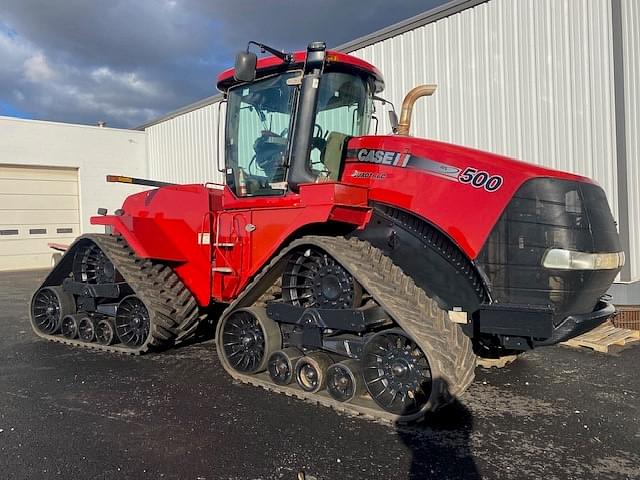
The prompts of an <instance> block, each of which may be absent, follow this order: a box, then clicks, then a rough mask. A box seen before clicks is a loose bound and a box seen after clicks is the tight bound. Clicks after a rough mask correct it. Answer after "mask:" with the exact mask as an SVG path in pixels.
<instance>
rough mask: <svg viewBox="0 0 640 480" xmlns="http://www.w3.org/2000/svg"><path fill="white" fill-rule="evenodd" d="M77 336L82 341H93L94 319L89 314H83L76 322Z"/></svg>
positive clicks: (94, 332)
mask: <svg viewBox="0 0 640 480" xmlns="http://www.w3.org/2000/svg"><path fill="white" fill-rule="evenodd" d="M78 338H80V340H82V341H83V342H87V343H89V342H93V341H94V340H95V338H96V326H95V321H94V320H93V318H91V317H90V316H89V315H84V316H83V317H82V318H80V321H79V322H78Z"/></svg>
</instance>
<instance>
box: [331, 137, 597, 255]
mask: <svg viewBox="0 0 640 480" xmlns="http://www.w3.org/2000/svg"><path fill="white" fill-rule="evenodd" d="M348 149H349V151H350V152H356V151H361V150H367V151H372V150H373V151H384V152H398V153H400V154H402V155H406V154H409V155H411V156H412V158H413V157H417V158H418V159H419V160H417V165H415V166H411V165H409V166H407V167H405V168H398V167H397V166H388V165H384V164H383V163H371V162H368V161H364V162H363V161H359V160H358V158H357V157H356V156H353V155H351V156H347V159H346V165H345V169H344V173H343V175H342V181H343V182H345V183H349V184H353V185H359V186H362V187H365V188H367V190H368V191H369V198H370V199H371V200H375V201H379V202H382V203H386V204H389V205H394V206H397V207H399V208H402V209H404V210H407V211H410V212H414V213H415V214H417V215H418V216H420V217H422V218H424V219H426V220H429V221H430V222H431V223H432V224H434V225H435V226H436V227H438V228H440V229H441V230H442V231H443V232H445V233H447V235H449V237H451V239H452V240H454V242H456V243H457V244H458V246H459V247H460V248H461V249H462V250H463V251H464V252H465V253H466V254H467V256H468V257H469V258H471V259H475V258H476V256H477V255H478V253H479V252H480V249H481V248H482V245H483V244H484V242H485V240H486V239H487V236H488V235H489V232H491V229H492V228H493V226H494V225H495V223H496V222H497V220H498V218H499V217H500V214H501V213H502V211H503V210H504V208H505V206H506V205H507V203H508V202H509V200H510V199H511V197H512V196H513V194H514V193H515V192H516V190H517V189H518V188H519V187H520V186H521V185H522V184H523V183H524V182H525V181H526V180H529V179H531V178H535V177H554V178H561V179H565V180H579V181H582V182H589V183H591V182H592V180H590V179H588V178H585V177H580V176H578V175H573V174H570V173H564V172H558V171H555V170H550V169H546V168H542V167H538V166H536V165H532V164H529V163H524V162H520V161H517V160H513V159H511V158H507V157H502V156H500V155H495V154H492V153H487V152H482V151H479V150H474V149H471V148H464V147H460V146H456V145H451V144H447V143H442V142H436V141H433V140H424V139H420V138H413V137H402V136H367V137H359V138H353V139H352V140H351V141H350V142H349V145H348ZM436 162H437V163H438V164H441V165H444V166H447V167H453V168H455V169H458V174H457V175H455V176H449V175H443V174H442V173H438V172H436V171H427V170H422V169H419V168H417V167H420V166H422V167H424V168H428V167H429V166H430V165H434V164H436ZM421 164H422V165H421ZM467 168H473V169H476V170H477V171H479V172H487V173H488V174H489V175H490V176H492V177H493V176H499V177H500V178H502V184H501V185H500V187H499V188H498V189H497V190H495V191H494V192H487V191H486V190H485V189H484V188H475V187H474V186H472V185H470V184H468V183H466V184H465V183H461V182H460V181H458V177H459V175H460V174H462V173H463V172H464V171H465V169H467ZM478 205H482V215H477V214H476V213H474V212H477V210H473V207H475V206H478Z"/></svg>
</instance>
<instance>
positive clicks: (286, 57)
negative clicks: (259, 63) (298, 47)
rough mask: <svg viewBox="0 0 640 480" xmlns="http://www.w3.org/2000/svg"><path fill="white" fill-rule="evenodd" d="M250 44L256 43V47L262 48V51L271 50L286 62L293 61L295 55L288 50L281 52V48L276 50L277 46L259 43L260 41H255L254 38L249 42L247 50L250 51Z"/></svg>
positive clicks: (270, 51)
mask: <svg viewBox="0 0 640 480" xmlns="http://www.w3.org/2000/svg"><path fill="white" fill-rule="evenodd" d="M250 45H255V46H256V47H258V48H259V49H260V50H262V52H263V53H264V52H269V53H270V54H271V55H273V56H275V57H278V58H279V59H280V60H282V61H283V62H285V63H291V62H292V61H293V55H292V54H290V53H287V52H281V51H280V50H276V49H275V48H272V47H270V46H269V45H265V44H264V43H258V42H254V41H253V40H251V41H249V43H247V52H249V46H250Z"/></svg>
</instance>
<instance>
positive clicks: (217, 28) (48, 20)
mask: <svg viewBox="0 0 640 480" xmlns="http://www.w3.org/2000/svg"><path fill="white" fill-rule="evenodd" d="M442 3H445V1H444V0H400V1H397V2H396V1H393V0H322V1H316V2H312V1H308V0H299V1H292V0H289V1H286V0H279V1H276V0H262V1H259V0H231V1H230V0H224V1H223V0H107V1H96V0H0V115H7V116H16V117H25V118H36V119H42V120H54V121H62V122H73V123H85V124H96V123H97V122H98V121H101V120H102V121H106V122H107V123H108V124H109V125H110V126H115V127H134V126H136V125H139V124H141V123H144V122H145V121H147V120H150V119H152V118H155V117H157V116H159V115H162V114H164V113H167V112H169V111H172V110H175V109H176V108H179V107H182V106H184V105H187V104H189V103H192V102H194V101H196V100H199V99H201V98H204V97H207V96H210V95H213V94H214V93H216V90H215V77H216V75H217V74H218V73H219V72H220V71H221V70H223V69H224V68H227V67H228V66H230V65H231V63H232V62H233V58H234V55H235V52H236V51H238V50H240V49H242V48H244V46H245V45H246V42H247V41H248V40H257V41H261V42H263V43H267V44H269V45H273V46H275V47H277V48H281V49H301V48H304V47H305V46H306V44H307V43H308V42H309V41H312V40H324V41H326V42H327V45H328V46H330V47H331V46H336V45H339V44H341V43H344V42H347V41H349V40H352V39H354V38H357V37H359V36H362V35H365V34H368V33H371V32H373V31H375V30H378V29H380V28H383V27H386V26H388V25H391V24H393V23H395V22H398V21H400V20H404V19H405V18H408V17H411V16H413V15H416V14H418V13H421V12H423V11H426V10H428V9H430V8H432V7H434V6H436V5H439V4H442Z"/></svg>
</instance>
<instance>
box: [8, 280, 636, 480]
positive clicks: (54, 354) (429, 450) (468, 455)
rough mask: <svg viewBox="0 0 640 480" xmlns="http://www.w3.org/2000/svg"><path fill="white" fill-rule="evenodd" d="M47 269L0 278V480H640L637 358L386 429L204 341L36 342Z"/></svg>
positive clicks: (567, 370) (540, 356)
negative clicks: (259, 379) (33, 300)
mask: <svg viewBox="0 0 640 480" xmlns="http://www.w3.org/2000/svg"><path fill="white" fill-rule="evenodd" d="M43 275H44V273H43V272H21V273H0V331H1V332H2V335H1V337H0V478H3V479H4V478H6V479H26V478H29V479H40V478H46V479H48V478H64V479H71V478H73V479H85V478H86V479H88V478H91V479H124V478H136V479H145V478H150V479H159V478H166V479H172V478H180V479H194V480H196V479H272V478H274V479H279V478H283V479H295V478H296V474H297V472H298V471H300V470H304V471H305V472H306V473H307V478H309V477H315V478H317V479H349V478H355V479H405V478H438V479H443V478H487V479H511V478H513V479H522V478H536V479H538V478H545V479H546V480H551V479H568V478H576V479H585V478H597V479H621V478H634V479H636V478H637V479H640V376H639V375H638V373H637V372H638V367H639V365H638V363H639V361H640V348H638V347H637V346H636V347H630V348H628V349H626V350H624V351H622V352H620V353H619V354H617V355H610V356H605V355H602V354H596V353H592V352H586V351H576V350H572V349H568V348H564V347H551V348H546V349H540V350H537V351H535V352H530V353H527V354H525V355H524V356H523V357H522V358H521V359H519V360H518V361H517V362H516V363H514V364H513V365H511V366H509V367H507V368H504V369H501V370H491V371H489V370H483V369H480V368H479V369H478V370H477V372H476V374H477V377H476V382H475V383H474V384H473V385H472V387H471V388H470V389H469V391H468V392H467V394H466V395H465V396H464V397H463V398H462V399H460V401H459V402H458V403H456V404H455V405H453V406H452V407H451V408H448V409H446V410H445V411H442V412H440V413H439V414H437V415H435V416H433V417H432V418H429V419H427V421H426V422H424V423H423V424H421V425H419V426H417V427H412V428H407V429H400V430H398V429H395V428H392V427H390V426H387V425H379V424H374V423H370V422H367V421H365V420H362V419H357V418H349V417H345V416H341V415H338V414H336V413H334V412H332V411H330V410H328V409H324V408H321V407H317V406H313V405H307V404H305V403H303V402H300V401H298V400H293V399H290V398H287V397H281V396H278V395H275V394H271V393H267V392H265V391H262V390H259V389H256V388H253V387H248V386H243V385H237V384H234V383H233V382H232V381H231V380H230V379H229V378H228V377H227V376H226V375H225V374H224V373H223V371H222V370H221V367H220V366H219V364H218V360H217V357H216V355H215V350H214V345H213V343H212V342H211V341H210V340H209V341H205V342H202V343H198V344H194V345H189V346H185V347H182V348H179V349H176V350H172V351H168V352H165V353H160V354H154V355H149V356H146V357H140V358H137V357H128V356H124V355H113V354H106V353H100V352H94V351H85V350H75V349H72V348H69V347H65V346H63V345H59V344H54V343H48V342H46V341H43V340H39V339H37V338H36V337H35V336H34V334H33V333H32V332H31V329H30V327H29V323H28V318H27V304H28V299H29V296H30V294H31V293H32V292H33V290H34V289H35V288H36V287H37V285H38V282H39V280H40V279H41V278H42V277H43Z"/></svg>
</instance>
